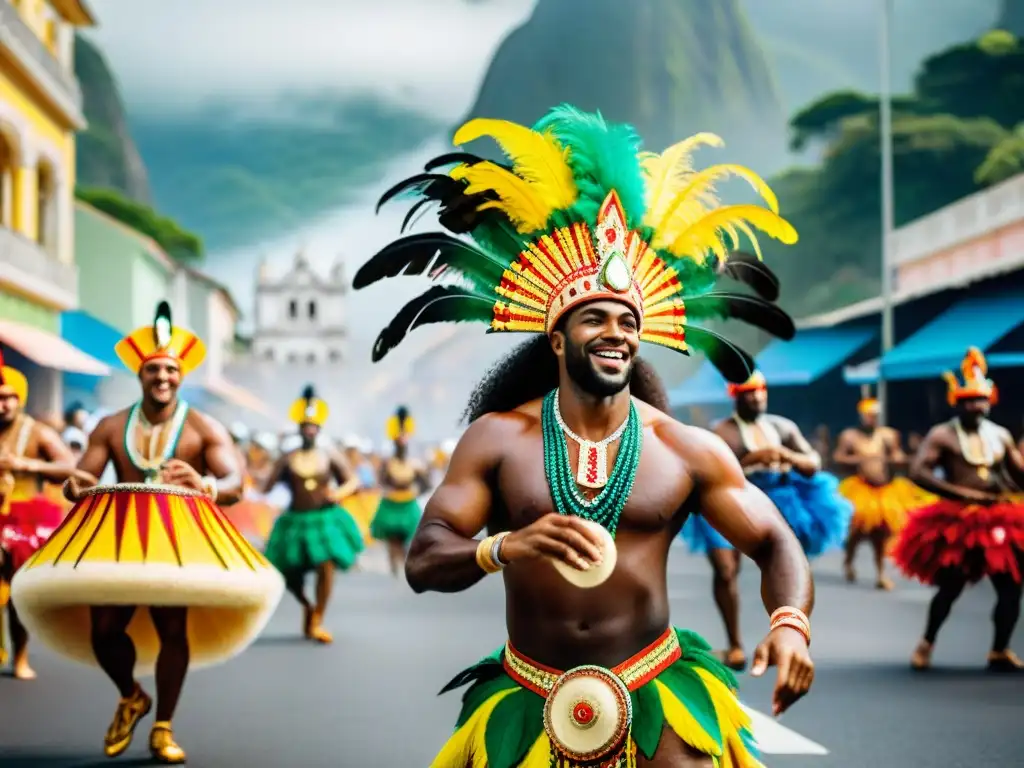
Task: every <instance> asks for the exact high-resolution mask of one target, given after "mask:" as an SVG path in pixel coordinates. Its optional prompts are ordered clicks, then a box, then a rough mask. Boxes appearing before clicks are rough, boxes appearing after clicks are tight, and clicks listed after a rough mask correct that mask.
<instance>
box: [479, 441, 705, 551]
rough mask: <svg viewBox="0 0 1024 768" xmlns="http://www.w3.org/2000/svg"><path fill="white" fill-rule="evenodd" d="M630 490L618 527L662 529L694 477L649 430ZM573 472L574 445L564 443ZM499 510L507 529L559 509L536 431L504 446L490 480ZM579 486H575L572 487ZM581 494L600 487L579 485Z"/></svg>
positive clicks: (671, 521)
mask: <svg viewBox="0 0 1024 768" xmlns="http://www.w3.org/2000/svg"><path fill="white" fill-rule="evenodd" d="M644 438H645V439H644V441H643V447H642V449H641V453H640V463H639V466H638V467H637V472H636V480H635V482H634V484H633V489H632V492H631V493H630V495H629V498H628V499H627V501H626V505H625V507H623V510H622V513H621V516H620V518H619V527H620V528H622V529H630V530H635V531H650V532H654V531H661V530H664V529H666V528H669V527H671V526H673V525H677V524H680V521H681V520H682V517H681V516H680V512H682V511H684V509H685V507H686V504H687V500H688V499H689V498H690V495H691V493H692V492H693V481H692V480H691V478H690V476H689V474H688V472H687V471H686V467H685V466H684V465H683V463H682V461H680V460H679V459H678V457H676V456H675V455H674V454H673V453H672V452H670V451H669V450H668V449H667V448H666V447H665V446H664V445H662V444H661V443H660V442H659V441H658V440H657V439H656V438H655V437H654V436H653V433H652V432H651V431H650V430H647V431H646V432H645V435H644ZM567 446H568V449H569V464H570V468H571V471H572V476H571V477H569V478H568V481H569V482H571V483H575V477H576V471H577V467H578V461H579V449H578V446H576V444H575V443H573V442H572V441H571V440H570V441H568V442H567ZM615 458H616V450H615V449H612V450H609V452H608V462H609V463H608V473H609V475H610V474H611V473H612V470H613V462H614V461H615ZM495 485H496V490H497V496H498V500H499V502H500V505H499V509H496V510H495V511H496V513H497V516H498V517H499V518H500V517H504V518H505V522H506V523H507V525H508V527H509V528H510V529H511V530H518V529H519V528H523V527H525V526H527V525H529V524H530V523H532V522H534V521H535V520H537V519H539V518H541V517H543V516H544V515H547V514H549V513H551V512H558V511H559V510H557V509H555V505H554V501H553V500H552V496H551V490H550V486H549V482H548V477H547V474H546V472H545V467H544V442H543V439H542V438H541V436H540V434H539V432H538V433H537V434H530V435H526V436H523V437H521V438H518V439H517V440H516V441H515V442H514V443H513V444H511V445H509V446H508V451H507V453H506V455H505V457H504V458H503V460H502V462H501V465H500V467H499V470H498V472H497V476H496V478H495ZM577 487H578V486H577ZM578 489H579V491H580V492H581V495H583V496H584V498H587V497H593V496H594V495H596V494H597V493H599V492H600V491H599V490H593V489H589V488H579V487H578Z"/></svg>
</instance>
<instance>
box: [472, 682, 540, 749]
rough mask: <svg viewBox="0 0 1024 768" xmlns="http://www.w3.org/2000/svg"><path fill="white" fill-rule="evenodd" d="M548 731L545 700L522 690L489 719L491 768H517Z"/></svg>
mask: <svg viewBox="0 0 1024 768" xmlns="http://www.w3.org/2000/svg"><path fill="white" fill-rule="evenodd" d="M543 730H544V699H543V698H541V697H540V696H538V695H537V694H536V693H534V692H533V691H528V690H526V689H525V688H522V689H520V690H518V691H516V692H515V693H510V694H509V695H508V696H506V697H505V698H503V699H502V700H501V701H499V702H498V706H496V707H495V708H494V711H493V712H491V716H490V717H489V718H487V731H486V732H485V733H484V744H485V745H486V747H487V768H514V766H516V765H519V763H521V762H522V760H523V758H524V757H526V753H527V752H529V751H530V747H532V746H533V742H535V741H536V740H537V737H538V736H540V734H541V731H543Z"/></svg>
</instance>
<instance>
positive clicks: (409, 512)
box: [370, 496, 423, 544]
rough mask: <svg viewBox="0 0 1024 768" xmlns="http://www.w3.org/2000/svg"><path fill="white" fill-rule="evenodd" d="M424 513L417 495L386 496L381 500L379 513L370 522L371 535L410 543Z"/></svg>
mask: <svg viewBox="0 0 1024 768" xmlns="http://www.w3.org/2000/svg"><path fill="white" fill-rule="evenodd" d="M422 514H423V511H422V510H421V509H420V503H419V502H418V501H417V500H416V499H415V497H414V498H411V499H401V500H399V499H389V498H388V497H387V496H385V497H384V498H382V499H381V500H380V505H379V506H378V507H377V513H376V514H375V515H374V516H373V521H372V522H371V523H370V535H371V536H373V538H375V539H377V540H378V541H400V542H402V543H403V544H408V543H409V541H410V540H411V539H412V537H413V534H414V533H416V527H417V526H418V525H419V524H420V517H421V516H422Z"/></svg>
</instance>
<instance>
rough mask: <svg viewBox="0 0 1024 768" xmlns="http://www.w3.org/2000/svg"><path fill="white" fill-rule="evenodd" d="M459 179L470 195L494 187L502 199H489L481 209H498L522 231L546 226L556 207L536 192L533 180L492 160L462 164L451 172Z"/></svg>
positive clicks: (534, 230)
mask: <svg viewBox="0 0 1024 768" xmlns="http://www.w3.org/2000/svg"><path fill="white" fill-rule="evenodd" d="M448 175H449V176H451V177H452V178H453V179H455V180H456V181H466V182H467V183H468V186H467V187H466V194H470V195H473V194H476V193H478V192H486V191H488V190H492V191H493V192H494V193H495V194H496V195H497V196H498V197H499V198H500V199H499V200H489V201H487V202H486V203H484V204H483V205H481V206H479V210H484V209H487V208H497V209H498V210H499V211H501V212H502V213H504V214H505V215H506V216H508V218H509V221H511V222H512V224H513V225H514V226H515V228H516V229H517V230H518V231H519V232H520V233H522V234H529V233H530V232H536V231H537V230H538V229H542V228H543V227H544V225H545V224H546V223H547V221H548V217H550V215H551V211H552V209H551V208H550V207H549V206H548V205H547V204H545V202H544V201H543V200H542V199H540V198H539V197H538V196H537V195H536V193H535V192H534V190H533V188H532V185H531V184H530V182H528V181H525V180H523V179H521V178H519V177H518V176H516V175H515V174H514V173H511V172H509V171H506V170H505V169H504V168H502V167H501V166H499V165H495V164H494V163H491V162H486V161H485V162H482V163H477V164H476V165H459V166H456V167H455V168H453V169H452V170H451V172H450V173H449V174H448Z"/></svg>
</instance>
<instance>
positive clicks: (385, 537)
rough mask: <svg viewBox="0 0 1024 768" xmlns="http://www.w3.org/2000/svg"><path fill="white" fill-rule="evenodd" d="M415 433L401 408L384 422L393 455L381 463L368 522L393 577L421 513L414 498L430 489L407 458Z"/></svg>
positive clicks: (422, 471) (423, 471) (421, 470)
mask: <svg viewBox="0 0 1024 768" xmlns="http://www.w3.org/2000/svg"><path fill="white" fill-rule="evenodd" d="M415 431H416V422H415V421H413V418H412V416H410V415H409V409H408V408H406V407H405V406H404V405H403V406H400V407H399V408H398V410H396V411H395V413H394V415H393V416H391V418H389V419H388V424H387V435H388V439H389V440H391V442H392V444H393V445H394V454H393V455H392V456H391V457H390V458H388V459H384V461H383V462H382V463H381V468H380V475H379V478H378V482H379V484H380V489H381V499H380V505H379V506H378V507H377V513H376V514H375V515H374V516H373V520H372V521H371V522H370V535H371V536H373V538H375V539H377V540H378V541H383V542H385V543H386V544H387V547H388V562H389V563H390V564H391V573H392V575H394V576H396V577H397V576H398V575H399V574H400V573H401V572H402V569H403V568H404V567H405V551H406V548H407V547H408V546H409V542H410V541H411V540H412V536H413V534H414V533H415V532H416V526H417V525H419V524H420V516H421V515H422V514H423V509H422V507H420V503H419V501H418V498H419V496H420V494H423V493H426V492H427V489H428V488H429V487H430V480H429V478H428V475H427V467H426V465H424V464H423V462H421V461H417V460H416V459H413V458H411V457H410V456H409V439H410V438H411V437H412V436H413V434H414V433H415Z"/></svg>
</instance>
